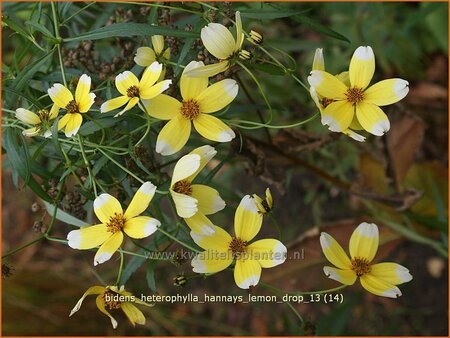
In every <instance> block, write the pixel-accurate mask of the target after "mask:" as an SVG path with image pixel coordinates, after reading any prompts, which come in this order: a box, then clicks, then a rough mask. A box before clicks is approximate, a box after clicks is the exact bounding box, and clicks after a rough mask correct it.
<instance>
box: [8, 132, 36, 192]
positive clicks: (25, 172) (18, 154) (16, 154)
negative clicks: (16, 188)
mask: <svg viewBox="0 0 450 338" xmlns="http://www.w3.org/2000/svg"><path fill="white" fill-rule="evenodd" d="M2 140H3V148H4V149H5V150H6V153H7V155H8V158H9V162H10V164H11V168H12V169H13V170H15V171H16V172H17V173H18V174H19V176H20V177H21V178H22V179H23V180H24V182H25V185H26V184H27V183H28V182H29V180H30V177H31V168H30V154H29V153H28V148H27V145H26V142H25V139H24V137H23V135H22V133H21V132H20V131H19V130H18V129H16V128H5V129H4V132H3V137H2Z"/></svg>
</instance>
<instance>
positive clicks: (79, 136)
mask: <svg viewBox="0 0 450 338" xmlns="http://www.w3.org/2000/svg"><path fill="white" fill-rule="evenodd" d="M78 143H79V145H80V150H81V155H82V156H83V160H84V164H85V165H86V168H87V171H88V174H89V181H90V183H91V185H92V188H93V189H94V195H95V197H97V196H98V194H97V185H96V184H95V180H94V175H93V174H92V170H91V165H90V164H89V161H88V159H87V157H86V153H85V152H84V146H83V141H82V140H81V135H80V134H78ZM99 150H100V149H99ZM100 151H101V150H100Z"/></svg>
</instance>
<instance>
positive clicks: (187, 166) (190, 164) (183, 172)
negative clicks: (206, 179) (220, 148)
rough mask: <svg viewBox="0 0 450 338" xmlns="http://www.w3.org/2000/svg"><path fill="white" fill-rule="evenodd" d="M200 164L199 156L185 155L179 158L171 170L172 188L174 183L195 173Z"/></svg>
mask: <svg viewBox="0 0 450 338" xmlns="http://www.w3.org/2000/svg"><path fill="white" fill-rule="evenodd" d="M200 164H201V157H200V155H199V154H187V155H184V156H183V157H182V158H180V159H179V160H178V162H177V164H175V168H174V169H173V175H172V181H171V183H170V186H171V187H172V186H173V185H174V184H175V183H176V182H179V181H182V180H184V179H187V178H188V177H190V176H191V175H192V174H193V173H195V172H196V171H197V170H198V168H199V167H200Z"/></svg>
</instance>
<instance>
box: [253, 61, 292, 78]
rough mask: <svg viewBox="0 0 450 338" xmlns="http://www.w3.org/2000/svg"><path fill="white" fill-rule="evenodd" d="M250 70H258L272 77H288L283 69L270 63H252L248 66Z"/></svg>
mask: <svg viewBox="0 0 450 338" xmlns="http://www.w3.org/2000/svg"><path fill="white" fill-rule="evenodd" d="M248 68H251V69H256V70H259V71H262V72H264V73H267V74H270V75H276V76H283V75H286V72H285V71H284V70H283V69H281V68H280V67H278V66H275V65H272V64H270V63H252V64H249V65H248Z"/></svg>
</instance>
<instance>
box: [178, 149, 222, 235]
mask: <svg viewBox="0 0 450 338" xmlns="http://www.w3.org/2000/svg"><path fill="white" fill-rule="evenodd" d="M216 154H217V151H216V150H215V149H214V148H213V147H211V146H208V145H206V146H202V147H199V148H196V149H194V150H193V151H191V152H190V153H189V154H187V155H185V156H183V157H182V158H180V160H179V161H178V162H177V164H176V165H175V168H174V170H173V176H172V182H171V184H170V194H171V195H172V198H173V201H174V202H175V207H176V210H177V214H178V216H180V217H183V218H184V220H185V221H186V223H187V225H188V226H189V227H190V228H191V230H192V231H194V232H196V233H199V234H204V235H209V234H212V233H214V227H213V224H212V222H211V221H210V220H209V219H208V218H207V217H206V216H205V215H211V214H214V213H216V212H218V211H220V210H222V209H223V208H225V201H224V200H223V199H222V198H221V197H220V195H219V193H218V191H217V190H216V189H213V188H211V187H208V186H206V185H203V184H193V183H192V181H193V180H194V179H195V178H196V177H197V175H198V174H199V173H200V171H201V170H202V169H203V168H204V167H205V166H206V165H207V164H208V162H209V161H210V160H211V159H212V158H213V157H214V156H215V155H216Z"/></svg>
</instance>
